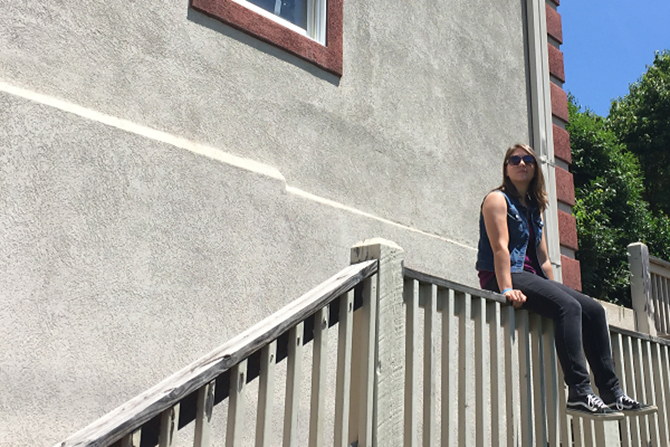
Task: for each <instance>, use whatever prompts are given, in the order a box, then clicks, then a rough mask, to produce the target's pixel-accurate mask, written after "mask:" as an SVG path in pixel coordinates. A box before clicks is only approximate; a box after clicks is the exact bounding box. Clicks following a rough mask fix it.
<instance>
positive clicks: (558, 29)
mask: <svg viewBox="0 0 670 447" xmlns="http://www.w3.org/2000/svg"><path fill="white" fill-rule="evenodd" d="M546 11H547V34H549V35H550V36H551V37H553V38H554V39H556V40H557V41H558V43H563V25H562V24H561V15H560V14H559V13H558V11H556V10H555V9H554V8H552V7H551V6H549V5H546Z"/></svg>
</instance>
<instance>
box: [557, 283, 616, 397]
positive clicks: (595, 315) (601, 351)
mask: <svg viewBox="0 0 670 447" xmlns="http://www.w3.org/2000/svg"><path fill="white" fill-rule="evenodd" d="M555 284H556V287H558V288H560V289H562V290H563V291H564V292H565V293H567V294H569V295H571V296H572V297H573V298H574V299H576V300H577V301H578V302H579V304H580V305H581V306H582V335H583V340H584V344H583V347H584V353H585V354H586V358H587V359H588V361H589V365H591V369H592V370H593V376H594V377H595V382H596V386H597V387H598V390H599V391H600V395H601V396H602V397H603V399H605V401H611V400H614V399H615V398H616V397H618V395H619V394H621V393H623V391H621V386H620V384H619V378H618V377H617V375H616V371H615V370H614V360H613V359H612V346H611V342H610V335H609V327H608V325H607V316H606V313H605V309H603V307H602V306H601V305H600V303H598V302H597V301H596V300H594V299H593V298H591V297H589V296H586V295H584V294H582V293H579V292H577V291H576V290H573V289H571V288H569V287H567V286H565V285H563V284H561V283H555Z"/></svg>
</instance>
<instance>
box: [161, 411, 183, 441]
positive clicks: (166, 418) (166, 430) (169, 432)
mask: <svg viewBox="0 0 670 447" xmlns="http://www.w3.org/2000/svg"><path fill="white" fill-rule="evenodd" d="M179 408H180V405H179V404H177V405H175V406H173V407H170V408H168V409H167V410H165V411H164V412H163V413H162V414H161V428H160V432H159V435H158V446H159V447H172V445H173V442H174V435H175V433H176V432H177V430H178V426H179Z"/></svg>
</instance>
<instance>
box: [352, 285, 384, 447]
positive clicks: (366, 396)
mask: <svg viewBox="0 0 670 447" xmlns="http://www.w3.org/2000/svg"><path fill="white" fill-rule="evenodd" d="M376 278H377V276H374V277H372V278H368V279H366V280H365V281H364V282H363V306H362V307H361V308H360V309H359V310H358V311H356V312H354V332H353V339H354V340H356V343H355V344H354V346H353V354H352V362H353V364H352V366H351V369H352V378H351V394H350V396H351V401H352V406H351V412H350V414H349V432H350V435H349V438H350V439H351V440H352V441H358V446H359V447H370V446H371V445H372V429H373V427H372V424H373V404H374V402H373V393H374V389H373V388H374V369H375V368H374V359H375V332H376V330H375V325H376V314H377V300H376V296H375V295H376V293H377V292H376V291H377V288H376Z"/></svg>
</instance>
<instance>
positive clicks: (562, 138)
mask: <svg viewBox="0 0 670 447" xmlns="http://www.w3.org/2000/svg"><path fill="white" fill-rule="evenodd" d="M552 132H553V134H554V156H555V157H556V158H560V159H561V160H563V161H564V162H566V163H572V150H571V149H570V134H569V133H568V131H567V130H565V129H563V128H562V127H558V126H557V125H556V124H554V127H553V131H552Z"/></svg>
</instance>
